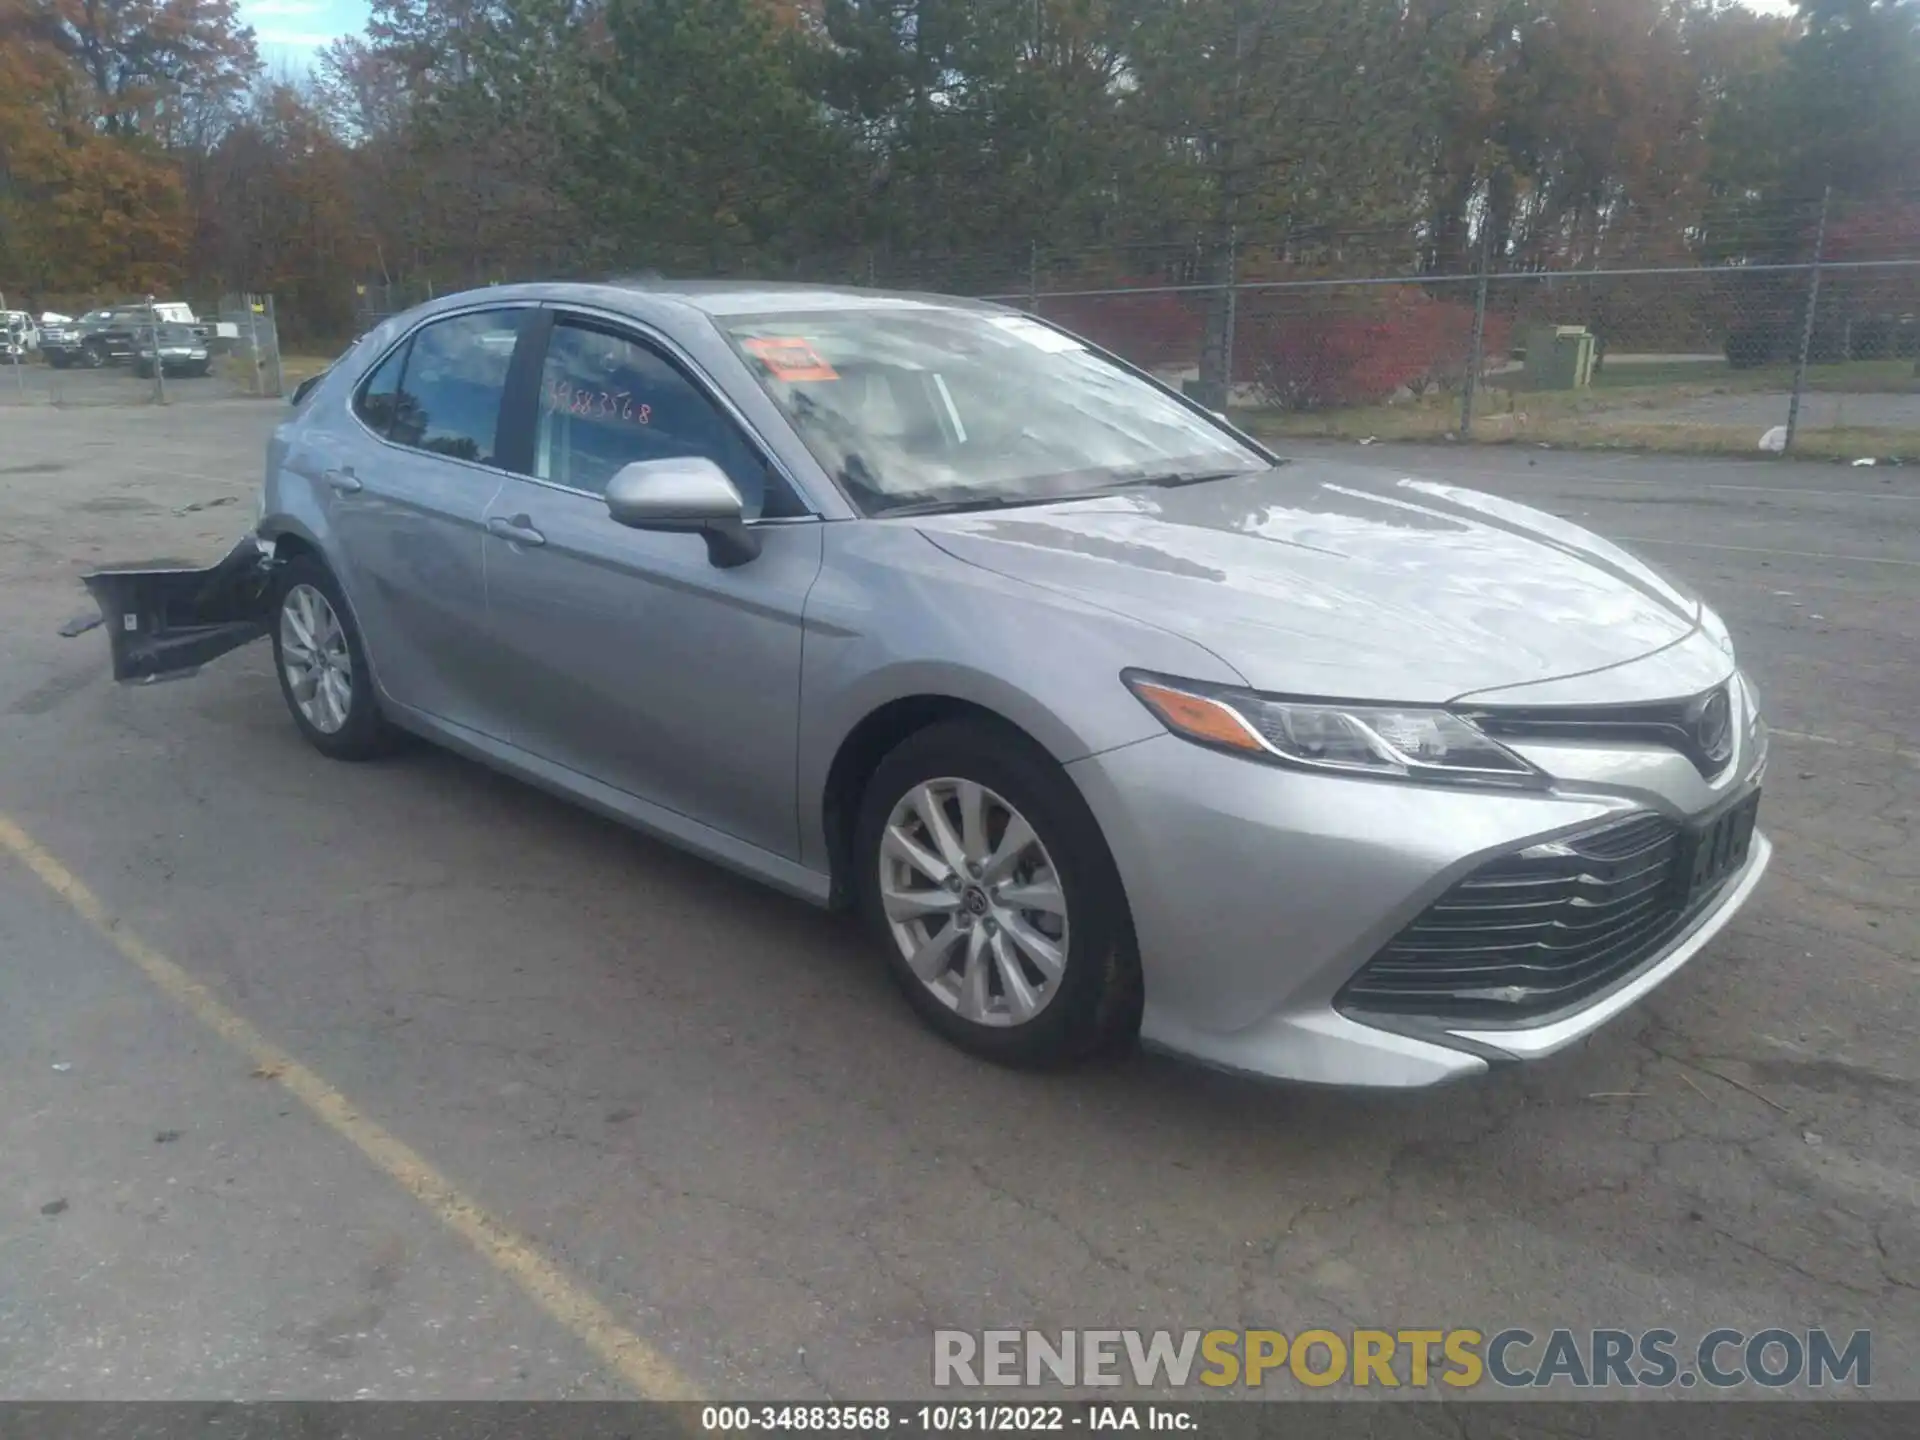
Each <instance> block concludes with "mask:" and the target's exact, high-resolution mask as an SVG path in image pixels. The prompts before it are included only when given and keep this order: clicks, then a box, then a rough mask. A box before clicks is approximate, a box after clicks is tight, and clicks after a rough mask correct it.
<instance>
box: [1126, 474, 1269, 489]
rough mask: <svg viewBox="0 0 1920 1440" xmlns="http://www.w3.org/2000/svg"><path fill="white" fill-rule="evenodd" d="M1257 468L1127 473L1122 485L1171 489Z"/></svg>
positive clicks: (1234, 476)
mask: <svg viewBox="0 0 1920 1440" xmlns="http://www.w3.org/2000/svg"><path fill="white" fill-rule="evenodd" d="M1259 473H1260V472H1259V471H1258V470H1161V471H1157V472H1155V473H1153V474H1148V475H1129V476H1127V477H1125V478H1124V479H1122V480H1121V481H1120V482H1119V483H1120V484H1122V485H1151V486H1153V487H1154V488H1155V489H1159V490H1172V489H1174V488H1176V487H1178V486H1181V485H1205V484H1207V483H1208V482H1209V481H1212V480H1232V479H1235V478H1237V477H1238V476H1241V475H1258V474H1259Z"/></svg>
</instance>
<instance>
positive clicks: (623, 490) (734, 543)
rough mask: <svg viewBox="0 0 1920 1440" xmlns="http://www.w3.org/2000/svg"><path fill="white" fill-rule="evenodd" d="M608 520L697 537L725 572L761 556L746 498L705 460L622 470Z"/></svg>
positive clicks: (647, 463) (611, 484) (610, 493)
mask: <svg viewBox="0 0 1920 1440" xmlns="http://www.w3.org/2000/svg"><path fill="white" fill-rule="evenodd" d="M607 514H609V515H610V516H612V517H613V520H614V523H615V524H619V525H625V526H627V527H629V528H630V529H634V530H681V531H691V532H694V533H696V534H698V535H700V536H701V537H702V538H703V539H705V540H706V542H707V558H708V559H709V560H711V561H712V562H713V563H714V564H715V565H718V566H720V567H721V568H723V569H725V568H729V567H731V566H734V565H744V564H746V563H747V561H749V560H751V559H753V558H754V557H755V556H756V555H758V554H759V553H760V538H759V536H757V535H755V534H754V533H753V531H752V530H750V529H748V528H747V525H746V504H745V502H744V501H742V500H741V498H740V492H739V491H738V490H737V489H735V488H734V484H733V481H731V480H729V479H728V478H727V474H726V471H724V470H722V469H721V468H720V467H719V466H718V465H716V464H714V463H713V461H711V460H709V459H707V458H706V457H705V456H699V455H689V456H687V457H685V458H683V459H678V460H637V461H635V462H634V463H633V464H631V465H623V466H621V467H620V469H619V470H617V471H615V472H614V476H613V478H612V479H611V480H609V481H608V482H607Z"/></svg>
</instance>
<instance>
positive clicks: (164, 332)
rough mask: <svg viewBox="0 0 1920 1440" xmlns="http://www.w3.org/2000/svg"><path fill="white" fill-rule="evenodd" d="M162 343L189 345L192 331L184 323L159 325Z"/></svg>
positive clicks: (191, 339)
mask: <svg viewBox="0 0 1920 1440" xmlns="http://www.w3.org/2000/svg"><path fill="white" fill-rule="evenodd" d="M160 343H161V344H162V345H190V344H192V343H193V331H192V330H190V329H188V328H187V327H186V326H185V325H162V326H161V327H160Z"/></svg>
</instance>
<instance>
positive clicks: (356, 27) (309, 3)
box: [240, 0, 1793, 70]
mask: <svg viewBox="0 0 1920 1440" xmlns="http://www.w3.org/2000/svg"><path fill="white" fill-rule="evenodd" d="M1746 4H1747V6H1748V8H1749V9H1753V10H1761V11H1766V12H1769V13H1772V14H1784V13H1786V12H1788V11H1790V10H1792V9H1793V0H1746ZM240 13H241V14H242V15H244V16H245V17H246V20H247V23H248V24H249V25H251V26H253V28H254V31H255V33H256V34H257V35H258V37H259V41H260V58H261V59H262V60H264V61H266V63H267V67H268V68H269V69H271V70H279V69H281V68H283V67H285V68H290V69H304V68H306V67H307V66H308V65H310V64H312V63H313V54H314V52H315V51H316V50H318V49H319V48H320V47H321V46H322V45H325V44H326V43H327V42H328V41H329V40H333V39H335V38H337V37H338V36H341V35H355V34H358V33H359V32H360V31H361V30H362V29H364V28H365V26H366V23H367V0H241V3H240Z"/></svg>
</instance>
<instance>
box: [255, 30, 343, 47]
mask: <svg viewBox="0 0 1920 1440" xmlns="http://www.w3.org/2000/svg"><path fill="white" fill-rule="evenodd" d="M254 38H255V39H256V40H258V41H259V42H260V43H261V44H262V45H291V46H295V47H297V48H298V49H302V50H318V49H319V48H320V47H321V46H323V45H331V44H332V43H333V42H334V41H336V40H338V39H339V38H340V36H339V34H338V32H336V31H332V30H261V31H257V32H256V33H255V35H254Z"/></svg>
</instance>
